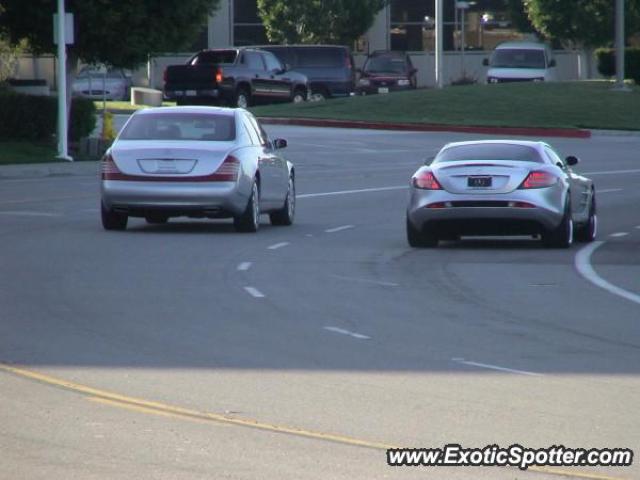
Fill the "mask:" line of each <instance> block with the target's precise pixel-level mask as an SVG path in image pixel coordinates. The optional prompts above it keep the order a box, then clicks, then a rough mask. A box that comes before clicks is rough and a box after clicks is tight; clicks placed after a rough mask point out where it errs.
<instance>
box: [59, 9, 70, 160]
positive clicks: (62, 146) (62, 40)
mask: <svg viewBox="0 0 640 480" xmlns="http://www.w3.org/2000/svg"><path fill="white" fill-rule="evenodd" d="M56 24H57V34H58V35H57V37H58V38H57V41H58V62H57V66H58V72H57V73H58V75H57V77H58V158H60V159H62V160H67V161H69V162H73V158H71V157H70V156H69V152H68V145H67V29H66V15H65V11H64V0H58V17H57V18H56Z"/></svg>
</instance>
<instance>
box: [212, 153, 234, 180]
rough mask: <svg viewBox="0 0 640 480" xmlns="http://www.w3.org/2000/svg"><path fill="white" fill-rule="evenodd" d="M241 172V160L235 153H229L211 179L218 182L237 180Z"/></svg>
mask: <svg viewBox="0 0 640 480" xmlns="http://www.w3.org/2000/svg"><path fill="white" fill-rule="evenodd" d="M239 172H240V160H238V159H237V158H236V157H234V156H233V155H227V158H225V159H224V162H222V165H220V166H219V167H218V169H217V170H216V171H215V173H214V174H213V175H211V180H213V181H217V182H235V181H236V180H237V178H238V173H239Z"/></svg>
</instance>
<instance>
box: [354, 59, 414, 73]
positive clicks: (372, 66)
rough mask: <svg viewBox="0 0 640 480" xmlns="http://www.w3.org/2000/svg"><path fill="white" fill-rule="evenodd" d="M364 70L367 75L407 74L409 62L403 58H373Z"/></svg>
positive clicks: (368, 61)
mask: <svg viewBox="0 0 640 480" xmlns="http://www.w3.org/2000/svg"><path fill="white" fill-rule="evenodd" d="M363 70H364V71H365V72H367V73H406V72H407V62H406V61H405V59H404V58H401V57H371V58H370V59H369V60H367V63H365V65H364V69H363Z"/></svg>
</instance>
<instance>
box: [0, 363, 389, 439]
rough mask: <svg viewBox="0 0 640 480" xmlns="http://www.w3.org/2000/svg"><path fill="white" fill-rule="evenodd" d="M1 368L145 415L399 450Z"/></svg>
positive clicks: (10, 368) (29, 372) (12, 367)
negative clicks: (160, 415)
mask: <svg viewBox="0 0 640 480" xmlns="http://www.w3.org/2000/svg"><path fill="white" fill-rule="evenodd" d="M0 369H2V370H5V371H7V372H11V373H14V374H16V375H19V376H21V377H26V378H30V379H32V380H37V381H38V382H41V383H45V384H48V385H54V386H56V387H61V388H64V389H66V390H71V391H73V392H76V393H84V394H86V395H89V396H90V397H93V398H95V399H100V400H105V401H107V402H108V403H110V404H112V405H118V406H122V407H125V408H130V409H134V408H137V409H138V410H139V411H142V410H144V411H145V413H152V412H150V411H153V413H159V414H169V415H172V416H174V417H181V418H185V417H187V418H191V419H197V420H206V421H210V422H218V423H224V424H231V425H238V426H242V427H248V428H254V429H258V430H266V431H269V432H276V433H286V434H289V435H296V436H298V437H306V438H313V439H316V440H325V441H331V442H337V443H343V444H346V445H353V446H358V447H366V448H373V449H377V450H386V449H388V448H398V447H397V446H395V445H387V444H383V443H378V442H370V441H367V440H361V439H358V438H352V437H347V436H344V435H338V434H332V433H324V432H316V431H312V430H305V429H301V428H295V427H287V426H284V425H276V424H271V423H265V422H260V421H258V420H253V419H250V418H238V417H231V416H227V415H221V414H218V413H209V412H200V411H197V410H191V409H187V408H182V407H176V406H173V405H167V404H164V403H160V402H151V401H148V400H143V399H141V398H135V397H129V396H126V395H120V394H117V393H113V392H109V391H106V390H100V389H97V388H93V387H89V386H86V385H81V384H78V383H74V382H70V381H68V380H64V379H60V378H56V377H53V376H50V375H45V374H43V373H38V372H35V371H32V370H26V369H24V368H20V367H15V366H11V365H6V364H3V363H0ZM107 402H105V403H107Z"/></svg>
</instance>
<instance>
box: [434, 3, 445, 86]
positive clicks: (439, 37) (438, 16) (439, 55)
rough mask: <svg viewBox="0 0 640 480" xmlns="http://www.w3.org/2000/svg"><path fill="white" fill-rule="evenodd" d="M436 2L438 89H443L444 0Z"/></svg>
mask: <svg viewBox="0 0 640 480" xmlns="http://www.w3.org/2000/svg"><path fill="white" fill-rule="evenodd" d="M435 2H436V87H437V88H442V87H443V86H444V79H443V77H442V70H443V68H442V67H443V65H442V47H443V45H442V25H443V19H442V12H443V8H442V0H435Z"/></svg>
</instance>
